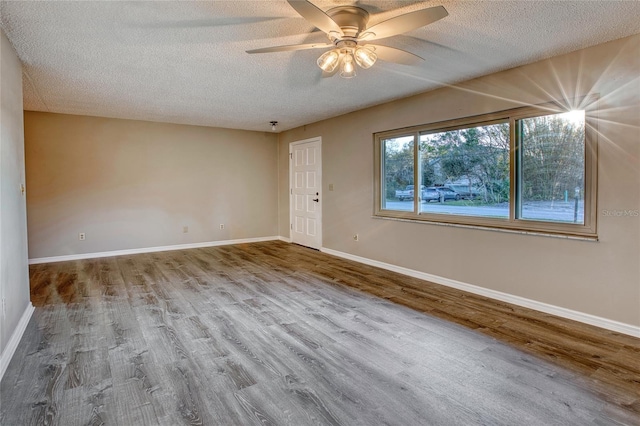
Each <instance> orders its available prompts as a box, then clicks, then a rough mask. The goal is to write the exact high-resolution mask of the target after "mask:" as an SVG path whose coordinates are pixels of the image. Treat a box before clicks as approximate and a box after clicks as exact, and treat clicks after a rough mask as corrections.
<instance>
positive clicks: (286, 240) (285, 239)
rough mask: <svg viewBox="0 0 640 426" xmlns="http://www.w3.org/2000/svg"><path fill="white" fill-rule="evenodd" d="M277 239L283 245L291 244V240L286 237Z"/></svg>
mask: <svg viewBox="0 0 640 426" xmlns="http://www.w3.org/2000/svg"><path fill="white" fill-rule="evenodd" d="M278 239H279V240H280V241H284V242H285V243H290V242H291V238H287V237H283V236H279V237H278Z"/></svg>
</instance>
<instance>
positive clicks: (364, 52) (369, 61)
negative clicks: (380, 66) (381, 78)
mask: <svg viewBox="0 0 640 426" xmlns="http://www.w3.org/2000/svg"><path fill="white" fill-rule="evenodd" d="M355 57H356V62H357V63H358V65H360V66H361V67H362V68H364V69H367V68H369V67H371V65H373V64H375V63H376V59H378V55H376V54H375V53H373V52H372V51H371V50H369V49H366V48H364V47H358V48H357V49H356V51H355Z"/></svg>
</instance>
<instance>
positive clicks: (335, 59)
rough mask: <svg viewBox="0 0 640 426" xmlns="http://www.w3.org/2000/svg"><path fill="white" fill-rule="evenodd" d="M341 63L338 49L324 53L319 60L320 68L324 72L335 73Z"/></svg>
mask: <svg viewBox="0 0 640 426" xmlns="http://www.w3.org/2000/svg"><path fill="white" fill-rule="evenodd" d="M339 63H340V52H339V51H338V49H333V50H330V51H328V52H325V53H323V54H322V55H320V57H319V58H318V66H319V67H320V69H322V71H325V72H333V71H334V70H335V69H336V67H337V66H338V64H339Z"/></svg>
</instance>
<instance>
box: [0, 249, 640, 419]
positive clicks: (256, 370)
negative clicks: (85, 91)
mask: <svg viewBox="0 0 640 426" xmlns="http://www.w3.org/2000/svg"><path fill="white" fill-rule="evenodd" d="M31 286H32V301H33V303H34V305H35V306H36V311H35V313H34V316H33V318H32V320H31V321H30V323H29V325H28V328H27V331H26V332H25V335H24V337H23V339H22V341H21V342H20V345H19V347H18V349H17V351H16V354H15V355H14V357H13V360H12V362H11V364H10V365H9V367H8V369H7V371H6V373H5V376H4V378H3V380H2V383H1V384H0V424H2V425H6V426H14V425H44V424H46V425H64V426H71V425H124V426H129V425H171V426H175V425H253V424H260V425H264V424H270V425H296V426H300V425H317V424H320V425H475V424H485V425H486V424H490V425H619V424H624V425H639V424H640V361H639V360H640V341H639V339H635V338H632V337H630V336H625V335H620V334H617V333H614V332H609V331H606V330H602V329H598V328H595V327H591V326H587V325H584V324H580V323H576V322H573V321H570V320H565V319H561V318H557V317H553V316H551V315H546V314H541V313H539V312H535V311H531V310H528V309H524V308H519V307H516V306H512V305H509V304H506V303H501V302H496V301H492V300H489V299H485V298H482V297H478V296H474V295H470V294H468V293H464V292H461V291H457V290H454V289H450V288H445V287H442V286H438V285H435V284H432V283H428V282H425V281H421V280H417V279H414V278H410V277H406V276H403V275H399V274H395V273H392V272H388V271H384V270H380V269H377V268H373V267H369V266H365V265H361V264H357V263H354V262H350V261H346V260H343V259H339V258H336V257H333V256H330V255H327V254H324V253H319V252H316V251H313V250H310V249H306V248H303V247H299V246H296V245H293V244H286V243H283V242H277V241H273V242H264V243H255V244H243V245H236V246H223V247H213V248H203V249H194V250H184V251H173V252H163V253H152V254H141V255H133V256H121V257H112V258H102V259H93V260H82V261H73V262H61V263H54V264H46V265H34V266H32V267H31Z"/></svg>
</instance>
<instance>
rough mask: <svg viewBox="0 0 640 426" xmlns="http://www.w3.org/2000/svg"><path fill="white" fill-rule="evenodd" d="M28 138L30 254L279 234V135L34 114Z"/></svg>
mask: <svg viewBox="0 0 640 426" xmlns="http://www.w3.org/2000/svg"><path fill="white" fill-rule="evenodd" d="M25 144H26V169H27V183H28V185H29V193H28V196H27V205H28V226H29V257H30V258H42V257H50V256H63V255H73V254H81V253H95V252H104V251H112V250H125V249H136V248H146V247H158V246H168V245H177V244H190V243H199V242H209V241H220V240H230V239H245V238H257V237H270V236H277V235H278V223H277V209H278V206H277V177H276V176H277V167H278V166H277V137H276V135H274V134H271V133H261V132H250V131H240V130H227V129H216V128H207V127H197V126H184V125H175V124H162V123H151V122H142V121H133V120H117V119H109V118H96V117H83V116H73V115H62V114H49V113H37V112H25ZM220 224H224V225H225V229H224V230H220V228H219V225H220ZM183 226H188V228H189V232H188V233H186V234H185V233H183ZM80 232H84V233H86V240H85V241H79V239H78V233H80Z"/></svg>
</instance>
